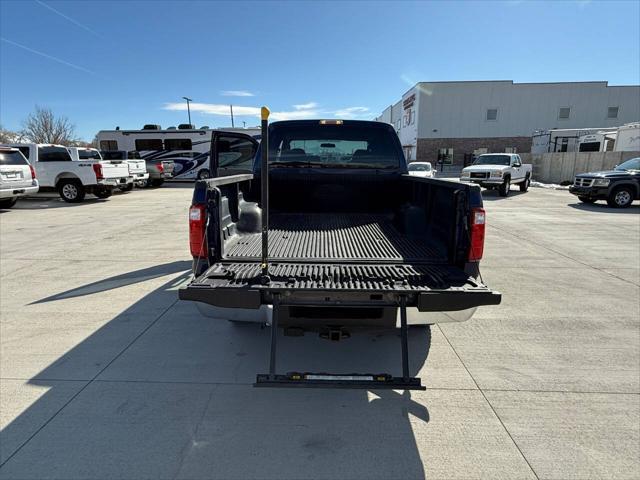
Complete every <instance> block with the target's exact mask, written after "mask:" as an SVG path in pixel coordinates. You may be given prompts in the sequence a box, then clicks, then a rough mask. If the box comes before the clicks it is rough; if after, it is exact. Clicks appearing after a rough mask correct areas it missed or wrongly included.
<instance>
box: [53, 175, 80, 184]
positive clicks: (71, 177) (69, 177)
mask: <svg viewBox="0 0 640 480" xmlns="http://www.w3.org/2000/svg"><path fill="white" fill-rule="evenodd" d="M62 180H75V181H76V182H80V178H78V176H77V175H74V174H73V173H68V172H65V173H61V174H59V175H58V176H57V177H56V188H57V187H58V185H59V184H60V182H61V181H62Z"/></svg>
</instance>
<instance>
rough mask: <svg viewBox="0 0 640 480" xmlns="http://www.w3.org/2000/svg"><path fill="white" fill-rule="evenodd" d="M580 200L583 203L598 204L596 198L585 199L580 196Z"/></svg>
mask: <svg viewBox="0 0 640 480" xmlns="http://www.w3.org/2000/svg"><path fill="white" fill-rule="evenodd" d="M578 200H580V201H581V202H582V203H595V202H596V199H595V198H591V197H584V196H582V195H578Z"/></svg>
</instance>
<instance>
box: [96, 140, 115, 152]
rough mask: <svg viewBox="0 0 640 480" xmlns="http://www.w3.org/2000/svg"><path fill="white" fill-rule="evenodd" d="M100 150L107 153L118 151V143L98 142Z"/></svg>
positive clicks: (111, 141) (113, 141) (109, 141)
mask: <svg viewBox="0 0 640 480" xmlns="http://www.w3.org/2000/svg"><path fill="white" fill-rule="evenodd" d="M100 150H105V151H107V152H113V151H114V150H118V142H117V141H116V140H100Z"/></svg>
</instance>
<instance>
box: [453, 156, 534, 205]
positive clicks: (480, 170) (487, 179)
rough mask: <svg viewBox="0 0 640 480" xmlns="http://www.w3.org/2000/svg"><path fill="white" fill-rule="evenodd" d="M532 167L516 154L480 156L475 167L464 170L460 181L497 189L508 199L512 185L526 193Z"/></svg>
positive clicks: (474, 163) (474, 164)
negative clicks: (516, 185)
mask: <svg viewBox="0 0 640 480" xmlns="http://www.w3.org/2000/svg"><path fill="white" fill-rule="evenodd" d="M531 172H532V166H531V165H530V164H523V163H522V160H521V159H520V155H518V154H516V153H485V154H482V155H479V156H478V157H477V158H476V160H475V162H473V165H471V166H469V167H466V168H463V169H462V172H461V174H460V180H461V181H463V182H471V183H477V184H478V185H480V186H482V187H485V188H487V189H489V190H493V189H497V190H498V193H499V194H500V196H501V197H506V196H507V195H509V192H510V191H511V185H512V184H518V186H519V187H520V191H521V192H526V191H527V190H528V189H529V185H530V184H531Z"/></svg>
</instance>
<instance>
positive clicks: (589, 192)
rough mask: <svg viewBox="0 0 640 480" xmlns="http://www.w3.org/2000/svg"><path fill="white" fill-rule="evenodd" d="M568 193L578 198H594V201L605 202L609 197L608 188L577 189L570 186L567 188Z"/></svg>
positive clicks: (574, 186)
mask: <svg viewBox="0 0 640 480" xmlns="http://www.w3.org/2000/svg"><path fill="white" fill-rule="evenodd" d="M569 193H572V194H573V195H577V196H580V197H588V198H594V199H596V200H606V199H607V197H608V196H609V188H608V187H578V186H576V185H571V186H570V187H569Z"/></svg>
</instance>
